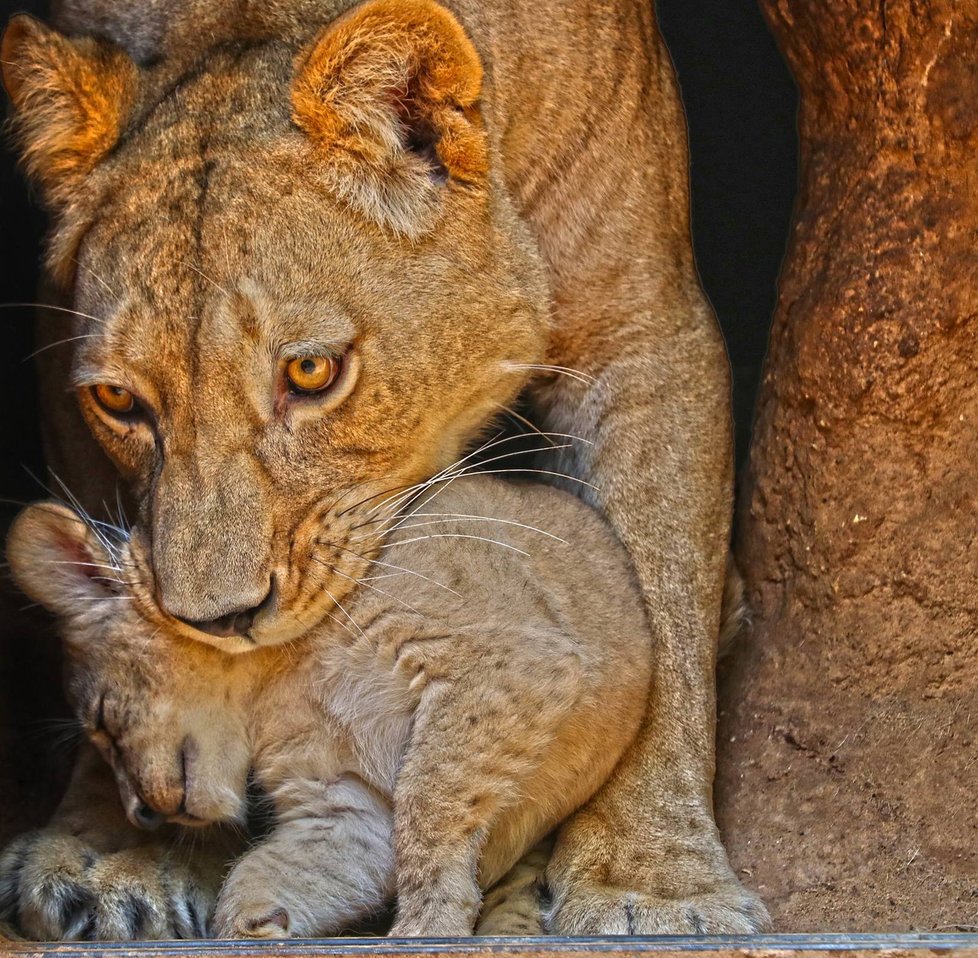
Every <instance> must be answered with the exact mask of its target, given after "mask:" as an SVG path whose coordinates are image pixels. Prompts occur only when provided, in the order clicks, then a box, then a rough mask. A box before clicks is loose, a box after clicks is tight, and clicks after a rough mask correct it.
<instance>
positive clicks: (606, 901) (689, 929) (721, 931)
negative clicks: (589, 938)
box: [544, 882, 770, 936]
mask: <svg viewBox="0 0 978 958" xmlns="http://www.w3.org/2000/svg"><path fill="white" fill-rule="evenodd" d="M544 922H545V925H546V927H547V930H548V931H549V932H550V933H551V934H557V935H575V936H576V935H752V934H756V933H757V932H760V931H764V930H765V929H766V928H768V927H769V925H770V918H769V917H768V913H767V909H766V908H765V907H764V904H763V903H762V902H761V900H760V898H758V897H757V895H755V894H753V893H752V892H749V891H747V890H746V889H745V888H742V887H741V886H740V884H739V883H737V882H732V883H730V884H729V885H725V886H723V887H720V888H717V889H715V890H714V891H711V892H706V893H705V894H700V895H687V896H684V897H681V898H667V897H660V896H656V895H649V894H641V893H638V892H635V891H631V890H629V889H625V888H612V887H608V886H603V885H593V886H591V885H582V886H579V887H578V888H576V889H575V890H574V892H573V893H572V894H570V895H568V896H566V897H565V898H563V899H561V900H557V899H555V900H554V903H553V905H552V907H551V908H550V909H549V911H548V912H547V914H546V916H545V919H544Z"/></svg>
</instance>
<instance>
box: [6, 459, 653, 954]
mask: <svg viewBox="0 0 978 958" xmlns="http://www.w3.org/2000/svg"><path fill="white" fill-rule="evenodd" d="M384 515H387V513H384ZM379 521H380V520H378V522H379ZM536 524H540V525H542V527H543V528H534V526H535V525H536ZM377 531H378V530H371V529H369V528H368V529H367V530H366V531H365V532H364V541H365V542H366V543H368V544H369V542H370V541H376V538H374V537H375V534H376V532H377ZM383 532H384V533H385V534H386V540H385V543H384V546H383V550H382V551H381V552H380V553H379V555H378V557H377V558H376V559H375V560H373V562H372V563H371V564H370V565H369V566H366V567H365V568H364V570H363V574H362V575H360V576H358V585H357V587H356V589H355V591H354V592H353V593H352V594H351V596H349V597H347V598H346V599H345V602H344V603H343V604H342V605H341V604H339V603H337V604H336V605H335V606H334V608H333V609H332V610H331V611H330V613H329V614H328V617H327V618H326V619H324V623H323V624H322V625H320V626H318V627H316V628H315V629H313V630H312V631H311V632H310V633H309V634H307V635H306V636H305V637H304V638H303V639H301V640H299V641H297V642H295V643H293V644H291V645H288V646H283V647H273V648H267V647H264V648H255V649H254V650H253V651H251V652H248V653H246V654H237V655H235V654H229V653H228V652H225V651H223V650H221V649H220V648H213V647H211V646H208V645H205V644H203V643H201V642H197V641H193V640H188V639H185V638H182V637H181V636H179V635H178V634H176V632H174V633H173V634H170V633H169V632H168V631H166V630H165V629H161V628H159V627H158V626H155V625H151V624H150V623H149V622H148V621H147V620H146V619H145V618H144V617H143V615H142V613H141V611H140V607H139V598H138V591H139V590H136V589H132V588H131V587H130V586H131V583H132V582H133V581H134V580H136V579H137V578H138V577H139V576H141V575H143V574H144V570H142V569H140V568H138V567H137V565H136V563H135V562H134V561H133V558H132V552H131V551H130V549H129V547H128V542H126V541H114V540H111V539H109V538H108V537H107V535H106V533H105V532H104V531H103V530H102V529H101V528H100V527H98V526H93V525H89V524H86V523H85V522H84V521H83V520H82V519H81V518H80V517H79V516H78V515H77V514H76V513H74V512H72V511H70V510H69V509H67V508H65V507H64V506H61V505H57V504H47V503H45V504H39V505H35V506H31V507H29V508H28V509H26V510H25V511H24V512H23V513H22V514H21V516H20V517H19V518H18V520H17V523H16V524H15V526H14V528H13V530H12V532H11V534H10V540H9V555H10V561H11V565H12V568H13V571H14V575H15V577H16V579H17V581H18V582H19V584H20V586H21V587H22V588H23V589H24V591H25V592H27V593H28V594H29V595H30V596H32V597H33V598H35V599H36V600H38V601H39V602H41V603H43V604H44V605H45V606H47V607H48V608H49V609H51V610H52V611H53V612H55V613H56V614H58V615H59V616H60V617H61V618H62V620H63V623H64V631H63V634H64V635H65V640H66V645H67V658H68V668H67V682H68V692H69V696H70V698H71V701H72V703H73V706H74V708H75V710H76V712H77V714H78V716H79V718H80V719H81V720H82V722H83V723H84V725H85V728H86V730H87V732H88V735H89V736H90V738H91V740H92V741H93V742H94V743H95V744H96V745H97V746H98V748H99V749H100V751H101V752H102V754H103V755H104V757H105V758H106V760H107V761H108V762H109V763H110V765H111V766H112V768H113V770H114V772H115V775H116V778H117V781H118V785H119V789H120V792H121V795H122V800H123V804H124V806H125V808H126V810H127V814H128V815H129V817H130V819H131V820H132V821H133V822H134V823H136V824H139V825H141V826H143V827H148V826H151V825H153V824H154V823H157V822H161V821H162V820H163V819H166V820H169V821H173V822H179V823H182V824H185V825H203V824H207V823H213V822H221V821H234V820H238V821H240V820H242V818H243V814H244V808H245V802H246V799H245V793H246V786H247V783H248V779H249V775H250V776H253V777H254V779H255V780H256V781H257V782H258V784H260V786H261V787H262V788H263V789H264V790H265V791H266V792H267V793H268V795H269V796H270V798H271V800H272V802H273V804H274V810H275V819H276V824H275V827H274V829H273V830H272V831H271V833H270V834H269V836H268V837H267V839H265V840H264V841H263V842H262V843H261V844H259V845H257V846H256V847H254V848H252V849H251V850H250V851H248V852H247V853H246V854H245V855H243V856H242V857H241V858H240V859H238V861H237V862H236V863H235V864H234V866H233V868H232V869H231V871H230V874H229V875H228V877H227V879H226V880H225V883H224V886H223V889H222V891H221V894H220V897H219V901H218V906H217V912H216V915H215V919H214V923H215V929H214V930H215V931H216V933H217V934H219V935H222V936H230V937H264V936H285V935H295V936H317V935H330V934H335V933H337V932H339V931H342V930H343V929H346V928H349V927H350V926H352V925H354V924H355V923H357V922H358V921H360V920H362V919H364V918H365V917H367V916H369V915H370V914H372V913H375V912H377V911H378V910H379V909H381V908H382V907H383V906H384V905H385V904H387V903H388V902H390V901H392V900H396V903H397V917H396V920H395V923H394V926H393V929H392V931H391V934H392V935H399V936H411V935H432V936H451V935H467V934H471V933H472V930H473V925H474V923H475V920H476V918H477V916H478V913H479V908H480V903H481V898H482V889H487V888H489V887H491V886H492V885H493V883H495V882H497V881H498V880H499V879H500V878H501V877H502V876H503V875H504V874H505V873H506V872H507V870H509V869H510V868H511V867H512V866H513V865H514V864H515V863H516V862H517V861H518V860H519V859H520V858H521V856H523V855H524V853H525V852H526V851H527V850H528V849H530V848H531V847H532V846H533V845H534V844H535V843H536V842H538V841H539V840H540V839H541V838H542V837H543V836H545V835H546V834H547V833H548V832H550V831H551V830H552V829H553V828H554V827H555V826H556V825H557V824H558V823H559V822H561V821H562V820H563V819H564V818H566V817H567V816H568V815H569V814H570V813H571V812H573V811H574V810H575V809H576V808H578V807H579V806H580V805H581V804H582V803H584V802H586V801H587V800H588V798H590V797H591V795H593V794H594V792H595V791H596V790H597V789H598V787H599V786H600V785H601V784H602V783H603V782H604V781H605V780H606V779H607V778H608V777H609V775H610V773H611V771H612V769H613V768H614V766H615V764H616V763H617V762H618V760H619V758H620V757H621V756H622V754H623V753H624V751H625V750H626V749H627V748H628V746H629V744H630V743H631V741H632V738H633V736H634V735H635V733H636V731H637V729H638V726H639V722H640V720H641V718H642V714H643V710H644V706H645V702H646V700H647V696H648V685H649V675H650V658H651V653H652V638H651V635H650V634H649V630H648V626H647V624H646V620H645V614H644V611H643V606H642V602H641V596H640V593H639V589H638V586H637V584H636V582H635V580H634V577H633V573H632V570H631V568H630V566H629V563H628V560H627V558H626V555H625V552H624V550H623V549H622V548H621V546H620V545H619V544H618V542H617V541H616V540H615V538H614V536H613V535H612V533H611V532H610V531H609V530H608V529H607V528H606V527H605V526H604V525H603V523H602V522H601V520H600V519H599V517H598V516H597V515H596V514H595V513H594V512H592V511H591V510H590V509H589V508H587V507H586V506H585V505H583V504H582V503H581V502H580V501H578V500H577V499H575V498H574V497H572V496H571V495H569V494H566V493H563V492H560V491H558V490H555V489H553V488H549V487H545V486H541V485H531V484H516V483H509V482H505V483H504V482H502V481H500V480H498V479H492V478H489V477H486V476H472V477H465V479H464V481H463V480H458V481H455V482H452V483H448V484H445V485H443V486H442V487H441V488H440V489H439V491H438V492H437V493H434V494H430V493H429V494H428V496H427V498H426V500H424V501H422V502H421V503H420V504H418V503H415V505H414V506H413V507H412V509H411V511H410V512H409V513H408V514H407V515H406V517H405V518H401V519H399V520H397V522H393V521H392V520H385V528H384V529H383ZM366 549H367V546H366V545H365V546H364V550H365V551H366ZM219 642H220V639H217V638H215V643H217V644H219Z"/></svg>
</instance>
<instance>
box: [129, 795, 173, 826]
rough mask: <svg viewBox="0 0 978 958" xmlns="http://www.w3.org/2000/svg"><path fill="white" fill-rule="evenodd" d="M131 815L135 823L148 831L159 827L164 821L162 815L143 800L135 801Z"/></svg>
mask: <svg viewBox="0 0 978 958" xmlns="http://www.w3.org/2000/svg"><path fill="white" fill-rule="evenodd" d="M132 817H133V822H134V824H135V825H137V826H139V828H142V829H145V830H146V831H148V832H151V831H154V830H155V829H157V828H159V827H160V826H161V825H162V824H163V823H164V822H165V821H166V818H165V817H164V816H163V815H161V814H160V813H159V812H157V811H156V810H155V809H152V808H150V807H149V805H147V804H146V803H145V802H137V803H136V805H135V807H134V808H133V810H132Z"/></svg>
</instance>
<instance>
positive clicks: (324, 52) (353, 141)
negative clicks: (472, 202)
mask: <svg viewBox="0 0 978 958" xmlns="http://www.w3.org/2000/svg"><path fill="white" fill-rule="evenodd" d="M481 89H482V64H481V62H480V60H479V55H478V54H477V53H476V50H475V47H474V46H473V45H472V43H471V41H470V40H469V38H468V37H467V36H466V35H465V32H464V30H463V29H462V27H461V25H460V24H459V22H458V21H457V20H456V19H455V17H454V16H452V14H451V13H449V12H448V10H446V9H445V8H444V7H442V6H440V5H439V4H437V3H434V2H433V0H370V2H367V3H365V4H363V5H362V6H360V7H357V8H356V9H355V10H353V11H351V12H350V13H348V14H346V15H345V16H343V17H341V18H340V19H339V20H337V21H336V22H335V23H333V24H331V25H330V26H329V27H327V28H326V30H325V31H324V32H323V33H322V34H320V36H319V37H318V39H317V40H316V41H315V42H314V43H313V45H312V46H311V47H310V48H309V49H307V50H306V52H305V53H304V54H303V55H302V56H300V58H299V62H298V66H297V72H296V77H295V79H294V81H293V84H292V109H293V119H294V121H295V123H296V124H297V125H298V126H299V127H300V128H301V129H302V130H303V131H304V132H305V133H306V134H307V136H308V137H309V138H310V139H311V140H312V141H313V142H315V143H317V144H320V145H321V146H322V147H324V150H325V152H326V156H327V158H328V162H329V163H331V164H332V165H333V167H334V170H335V172H336V173H338V174H339V175H338V176H337V177H336V178H335V180H336V185H337V186H338V188H339V189H340V192H341V193H342V194H343V195H344V196H345V198H346V199H347V200H349V201H352V202H354V203H355V204H357V205H359V206H361V207H362V208H364V209H365V212H368V213H369V214H371V215H372V216H373V217H374V218H376V219H379V220H380V221H381V222H382V223H384V224H385V225H387V226H393V227H394V228H396V229H398V230H400V231H402V232H407V233H409V234H417V233H420V232H422V231H423V230H424V228H426V226H427V223H425V222H424V220H425V217H424V216H423V215H421V216H420V218H419V216H418V214H419V213H421V214H423V212H424V207H425V206H426V205H427V206H428V207H430V206H431V205H433V203H435V202H436V201H437V192H438V190H439V188H440V187H441V186H442V185H444V183H445V182H447V181H448V180H455V181H458V182H462V183H467V184H477V183H480V182H482V181H483V180H484V179H485V176H486V172H487V168H488V156H487V147H486V135H485V132H484V130H483V126H482V117H481V115H480V112H479V106H478V102H479V96H480V93H481Z"/></svg>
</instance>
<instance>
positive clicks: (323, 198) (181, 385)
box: [0, 0, 547, 650]
mask: <svg viewBox="0 0 978 958" xmlns="http://www.w3.org/2000/svg"><path fill="white" fill-rule="evenodd" d="M0 59H2V61H3V75H4V82H5V84H6V87H7V89H8V92H9V94H10V97H11V100H12V103H13V106H14V121H15V128H16V130H17V131H18V135H19V139H20V143H21V146H22V151H23V155H24V161H25V165H26V167H27V169H28V170H29V171H30V172H31V174H32V175H33V176H34V177H35V178H36V180H37V181H38V183H39V185H40V187H41V189H42V193H43V195H44V196H45V198H46V200H47V203H48V205H49V207H50V209H51V211H52V213H53V216H54V229H53V233H52V240H51V247H50V255H49V265H50V268H51V271H52V273H53V275H54V276H55V277H57V278H58V279H59V280H60V281H61V282H62V284H64V285H65V286H66V288H70V289H71V291H72V295H73V306H74V308H75V309H76V310H77V311H78V313H79V314H81V315H79V316H78V317H77V329H76V330H75V335H77V337H78V339H77V340H76V341H75V342H74V343H73V344H72V348H73V349H74V357H73V364H72V382H71V384H70V387H71V388H74V389H75V390H76V391H77V396H78V402H79V403H80V405H81V409H82V412H83V414H84V416H85V419H86V420H87V422H88V424H89V426H90V428H91V430H92V432H93V433H94V435H95V437H96V438H97V440H98V442H99V443H100V444H101V445H102V447H103V448H104V449H105V451H106V452H107V453H108V455H109V456H110V457H111V459H112V460H113V461H114V462H115V464H116V466H117V467H118V469H119V471H120V473H121V475H122V476H123V477H124V478H125V480H126V481H127V482H128V483H129V485H130V487H131V490H132V493H133V496H134V498H135V501H136V503H137V505H138V518H137V530H136V533H135V534H134V536H133V540H132V551H133V562H134V565H135V567H136V568H137V569H138V570H139V583H138V585H137V588H136V593H137V600H138V601H139V602H140V603H141V606H142V608H143V611H144V614H146V615H148V616H150V617H152V616H156V617H157V618H158V619H159V620H160V621H161V622H163V621H176V622H179V623H181V625H180V626H179V627H180V628H182V629H184V631H185V633H186V634H187V635H188V636H192V637H194V638H197V639H204V640H205V641H211V642H213V643H215V644H220V645H221V646H222V648H226V649H228V648H230V649H242V650H243V649H245V648H249V647H251V646H253V645H254V644H274V643H279V642H283V641H286V640H289V639H291V638H294V637H296V636H298V635H300V634H301V633H303V632H304V631H306V630H307V629H308V628H309V627H310V626H311V625H312V624H314V623H316V622H317V621H319V619H320V618H321V617H322V616H324V615H325V614H327V613H328V612H329V610H330V609H331V608H332V607H333V606H334V604H336V603H338V602H340V601H342V598H343V596H344V595H345V594H346V593H347V592H348V590H349V589H350V588H351V587H352V585H353V580H354V579H355V578H356V577H357V575H358V574H359V571H358V570H361V569H363V568H364V567H365V559H364V558H363V557H364V556H367V555H370V554H371V553H372V551H373V550H375V549H376V547H377V544H378V541H379V537H378V536H372V535H370V534H369V533H371V532H372V531H378V532H382V531H383V528H384V524H383V521H381V520H383V519H384V518H386V515H385V510H386V511H387V512H390V511H396V508H397V507H398V506H399V505H401V504H403V501H404V500H403V499H402V498H401V496H403V495H404V494H405V491H406V490H409V488H410V487H411V486H412V485H413V484H416V483H418V482H420V481H423V480H426V479H427V478H429V477H431V476H433V475H434V474H436V473H437V472H438V471H439V470H443V469H445V468H446V467H448V466H450V465H451V464H452V463H454V462H455V461H456V460H457V459H458V457H459V456H460V455H461V454H462V452H463V450H464V449H465V448H466V446H467V445H468V444H469V443H470V442H471V441H472V439H473V438H474V437H475V436H476V435H477V434H478V433H479V431H480V430H481V429H482V428H484V425H485V423H486V422H488V421H489V420H490V419H491V418H492V417H493V416H494V415H496V414H498V412H499V408H500V406H501V405H504V404H506V403H508V402H509V401H510V400H511V399H512V398H513V397H514V396H515V395H516V393H517V392H518V391H519V390H520V389H521V388H522V386H523V384H524V383H525V380H526V370H525V368H524V367H525V365H526V364H532V363H535V362H539V361H540V357H541V355H542V350H543V343H544V337H545V326H546V322H547V305H546V304H547V295H546V290H545V285H544V281H543V278H542V272H541V270H540V268H539V262H538V261H539V258H538V255H537V253H536V251H535V248H534V247H533V244H532V243H531V242H530V240H529V238H528V237H527V235H526V233H525V232H524V230H523V228H522V227H521V225H520V222H519V220H518V218H517V216H516V215H515V213H514V211H513V209H512V207H511V205H510V202H509V200H508V198H507V195H506V192H505V190H504V188H503V187H502V184H501V175H500V171H499V169H498V168H497V166H498V164H497V163H496V161H495V160H496V157H495V152H496V151H495V148H494V146H493V143H492V141H491V138H490V137H489V135H488V134H487V132H486V129H485V127H484V126H483V121H482V115H481V112H480V92H481V83H482V71H481V67H480V62H479V58H478V56H477V54H476V51H475V49H474V48H473V46H472V44H471V42H470V41H469V39H468V38H467V37H466V35H465V34H464V32H463V31H462V29H461V27H460V26H459V24H458V23H457V22H456V21H455V19H454V18H453V17H452V16H451V15H450V14H449V13H448V12H446V11H445V10H444V9H443V8H441V7H439V6H437V5H436V4H434V3H431V2H428V0H374V2H371V3H367V4H365V5H363V6H361V7H359V8H357V9H356V10H354V11H352V12H351V13H348V14H347V15H345V16H344V17H341V18H340V19H339V20H337V21H335V22H334V23H333V24H331V25H330V26H328V27H327V28H325V30H323V31H322V32H321V33H320V34H319V35H318V36H315V37H312V38H310V39H309V41H308V42H307V43H306V45H305V46H304V47H302V48H301V49H299V50H296V48H295V47H294V46H291V45H289V44H288V43H284V42H282V41H279V40H276V39H274V38H264V39H260V40H254V39H252V40H250V41H248V42H242V43H236V44H225V45H223V46H220V47H218V48H215V49H212V50H211V51H210V52H209V53H207V54H206V55H205V56H204V57H203V58H202V59H201V60H199V62H197V63H196V64H195V65H194V66H193V67H192V68H191V69H189V70H183V71H181V72H180V75H178V76H174V75H172V71H171V70H170V68H169V67H168V64H167V63H166V62H165V61H164V62H163V63H160V64H157V65H155V66H149V67H137V66H136V65H135V64H134V63H133V62H132V61H131V60H130V59H129V58H128V57H127V56H126V55H125V54H124V53H123V52H122V51H120V50H119V49H116V48H114V47H112V46H111V45H109V44H106V43H104V42H102V41H96V40H92V39H68V38H66V37H64V36H62V35H60V34H58V33H56V32H53V31H51V30H49V29H47V28H46V27H43V26H42V25H40V24H39V23H37V22H36V21H34V20H31V19H29V18H25V17H18V18H15V19H14V20H13V21H12V22H11V24H10V26H9V27H8V29H7V31H6V34H5V36H4V41H3V48H2V56H0Z"/></svg>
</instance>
